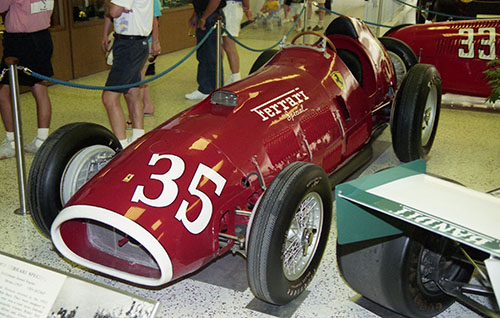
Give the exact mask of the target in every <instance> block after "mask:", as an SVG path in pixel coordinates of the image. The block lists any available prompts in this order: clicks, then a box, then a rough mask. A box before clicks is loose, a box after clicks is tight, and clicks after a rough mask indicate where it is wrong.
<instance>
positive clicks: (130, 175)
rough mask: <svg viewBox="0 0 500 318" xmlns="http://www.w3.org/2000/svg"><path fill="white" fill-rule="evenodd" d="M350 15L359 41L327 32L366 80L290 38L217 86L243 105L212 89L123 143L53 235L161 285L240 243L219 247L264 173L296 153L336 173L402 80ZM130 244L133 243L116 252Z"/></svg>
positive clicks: (83, 258)
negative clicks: (216, 98)
mask: <svg viewBox="0 0 500 318" xmlns="http://www.w3.org/2000/svg"><path fill="white" fill-rule="evenodd" d="M351 21H352V23H353V25H354V26H355V28H356V30H357V32H358V35H359V37H358V39H353V38H350V37H348V36H345V35H333V36H331V37H330V38H331V39H332V41H333V42H334V43H338V45H339V46H341V47H342V48H350V49H351V50H353V51H354V52H355V53H356V54H358V55H359V57H360V60H361V62H362V66H363V74H364V77H363V85H364V87H361V86H360V85H359V83H358V82H357V80H356V79H355V78H354V77H353V75H352V74H351V72H350V70H349V69H348V68H347V67H346V65H345V64H344V63H343V62H342V60H340V58H339V57H338V56H337V55H336V53H335V51H333V50H331V49H327V50H326V51H325V52H321V50H318V48H317V47H316V46H308V45H290V46H285V47H284V48H282V49H281V50H280V51H279V52H278V53H277V55H275V56H274V57H273V58H272V59H271V61H269V63H268V64H267V65H266V66H264V67H262V68H261V69H260V70H259V71H257V72H255V73H254V74H252V75H251V76H249V77H247V78H246V79H244V80H242V81H239V82H236V83H233V84H231V85H229V86H226V87H224V88H222V89H220V91H227V92H231V93H233V94H234V95H235V96H237V98H238V101H237V105H236V106H234V107H231V106H224V105H219V104H216V103H212V102H211V101H210V97H209V98H207V99H205V100H203V101H202V102H200V103H199V104H197V105H195V106H193V107H192V108H190V109H188V110H187V111H184V112H182V113H181V114H179V115H177V116H175V117H174V118H172V119H170V120H168V121H167V122H165V123H164V124H162V125H161V126H159V127H158V128H156V129H155V130H153V131H151V132H149V133H148V134H146V135H145V136H143V137H142V138H140V139H139V140H137V141H136V142H135V143H133V144H132V145H130V146H129V147H128V148H126V149H125V150H124V151H122V152H121V153H119V154H118V155H117V156H116V157H115V158H114V159H113V160H112V161H111V162H109V163H108V164H107V165H106V166H105V167H104V168H103V169H102V170H101V171H100V172H99V173H98V174H97V175H96V176H94V177H93V178H92V179H91V180H90V181H89V182H87V183H86V184H85V185H84V186H83V187H82V188H81V189H80V190H79V192H77V193H76V194H75V195H74V196H73V197H72V198H71V200H70V201H69V202H68V204H67V205H66V207H65V209H64V210H63V211H62V212H61V213H60V215H59V216H58V220H56V222H55V223H57V224H58V225H56V226H55V227H54V226H53V228H52V235H53V240H54V244H55V245H56V246H57V247H58V249H59V250H60V251H62V253H63V254H64V255H65V256H67V257H69V258H71V259H72V260H73V261H75V262H78V263H81V264H83V265H85V266H87V267H90V268H93V269H96V270H99V271H102V272H104V273H107V274H109V275H114V276H116V277H119V278H123V279H127V280H130V281H133V282H135V283H139V284H146V285H161V284H163V283H165V282H167V281H170V280H172V279H176V278H178V277H181V276H184V275H186V274H188V273H190V272H193V271H195V270H197V269H199V268H200V267H201V266H203V265H205V264H206V263H208V262H209V261H210V260H211V259H213V258H215V257H217V256H218V255H220V254H221V253H225V252H226V251H227V250H228V249H229V248H230V247H231V246H232V244H234V241H232V240H230V241H229V242H228V245H227V246H225V247H221V245H220V243H219V235H218V234H219V233H220V232H224V233H227V234H231V235H234V234H235V227H236V226H237V225H239V224H241V225H245V224H246V223H247V222H248V216H247V217H244V216H241V215H237V214H236V213H235V211H236V210H240V209H243V210H251V209H252V206H253V204H255V201H256V198H258V197H259V196H260V195H261V194H262V192H263V190H262V186H261V184H260V183H259V179H258V176H259V175H261V176H262V179H263V181H264V184H265V185H268V184H269V183H270V182H271V181H272V180H273V178H274V177H275V176H276V175H277V174H278V173H279V172H280V171H281V170H282V169H283V168H284V167H285V166H287V165H288V164H290V163H291V162H294V161H306V162H312V163H314V164H317V165H319V166H321V167H323V168H324V169H325V171H326V172H327V173H332V172H334V171H335V170H336V169H337V168H338V167H339V166H340V165H341V164H343V163H345V162H346V160H348V159H349V158H350V157H352V155H353V154H355V153H356V152H358V151H359V150H360V149H361V148H363V147H364V145H365V144H366V143H367V142H368V141H369V140H370V138H371V134H372V129H373V128H374V126H375V125H377V124H378V123H380V122H381V121H386V120H387V118H386V117H384V116H380V115H374V113H373V111H374V110H375V109H379V108H380V107H381V106H383V105H388V104H390V103H391V102H392V93H393V91H394V89H395V82H396V80H395V77H394V74H393V68H392V65H391V64H390V60H389V58H388V56H387V54H386V53H385V51H384V50H383V49H382V47H381V44H380V42H379V41H378V40H377V39H375V38H374V37H373V36H372V34H371V33H370V31H369V30H368V29H367V28H366V26H365V25H364V24H362V23H361V22H359V21H358V20H354V19H352V20H351ZM246 180H248V183H245V181H246ZM123 216H124V217H123ZM62 218H65V219H64V220H62ZM157 243H159V245H158V244H157ZM127 244H129V245H130V250H131V251H130V253H127V254H126V255H125V254H123V253H122V254H121V253H120V252H115V251H116V250H118V249H120V248H121V247H122V246H127ZM134 253H135V254H136V255H137V256H134V257H132V256H129V255H131V254H134ZM161 259H164V260H165V261H164V262H165V263H167V265H165V266H164V267H162V266H163V265H162V264H160V263H162V261H161ZM144 277H145V278H147V279H151V280H147V279H143V278H144Z"/></svg>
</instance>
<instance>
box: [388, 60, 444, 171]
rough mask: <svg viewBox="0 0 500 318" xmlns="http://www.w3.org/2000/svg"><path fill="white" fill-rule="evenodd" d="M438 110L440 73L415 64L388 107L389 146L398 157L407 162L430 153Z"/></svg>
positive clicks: (430, 66)
mask: <svg viewBox="0 0 500 318" xmlns="http://www.w3.org/2000/svg"><path fill="white" fill-rule="evenodd" d="M440 109H441V77H440V75H439V72H438V71H437V70H436V68H435V67H434V66H432V65H428V64H417V65H415V66H414V67H412V68H411V69H410V71H409V72H408V74H407V75H406V76H405V78H404V79H403V82H402V83H401V86H400V87H399V89H398V92H397V94H396V98H395V100H394V104H393V106H392V110H391V134H392V146H393V148H394V152H395V153H396V156H397V157H398V158H399V160H401V161H403V162H409V161H413V160H417V159H420V158H424V157H425V156H426V155H427V154H428V153H429V151H430V150H431V147H432V143H433V142H434V138H435V136H436V130H437V126H438V121H439V113H440Z"/></svg>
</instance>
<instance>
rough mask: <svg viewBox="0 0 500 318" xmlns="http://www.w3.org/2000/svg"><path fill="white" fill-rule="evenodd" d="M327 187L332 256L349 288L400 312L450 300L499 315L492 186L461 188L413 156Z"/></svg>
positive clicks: (423, 310)
mask: <svg viewBox="0 0 500 318" xmlns="http://www.w3.org/2000/svg"><path fill="white" fill-rule="evenodd" d="M335 192H336V207H337V228H338V233H337V234H338V236H337V260H338V264H339V269H340V272H341V274H342V276H343V277H344V279H345V281H346V282H347V283H348V284H349V285H350V286H351V287H352V288H353V289H354V290H355V291H357V292H358V293H360V294H361V295H363V296H365V297H367V298H369V299H371V300H372V301H374V302H376V303H378V304H380V305H382V306H384V307H387V308H389V309H391V310H393V311H396V312H398V313H400V314H403V315H404V316H406V317H433V316H435V315H437V314H439V313H440V312H442V311H444V310H445V309H447V308H448V307H449V306H450V305H451V304H452V303H453V302H454V301H455V300H458V301H460V302H461V303H462V304H464V305H466V306H467V307H469V308H471V309H473V310H475V311H477V312H478V313H480V314H482V315H484V316H487V317H495V318H496V317H500V311H499V310H498V304H500V231H499V230H498V229H499V228H498V225H499V224H500V195H499V194H500V189H498V190H496V191H492V192H490V193H482V192H478V191H475V190H472V189H468V188H466V187H465V186H462V185H460V184H457V183H456V182H452V181H451V180H447V179H444V178H441V177H436V176H433V175H429V174H426V173H425V161H424V160H417V161H414V162H411V163H408V164H405V165H402V166H399V167H395V168H391V169H387V170H384V171H381V172H378V173H376V174H373V175H370V176H366V177H364V178H360V179H357V180H354V181H350V182H347V183H344V184H340V185H338V186H337V187H336V188H335ZM495 192H496V193H495ZM474 269H475V270H476V271H477V275H475V276H474V277H475V279H474V280H473V281H472V282H469V281H470V280H471V276H472V274H473V271H474ZM367 281H369V282H370V283H369V284H367Z"/></svg>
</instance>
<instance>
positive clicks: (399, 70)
mask: <svg viewBox="0 0 500 318" xmlns="http://www.w3.org/2000/svg"><path fill="white" fill-rule="evenodd" d="M379 40H380V42H381V43H382V45H383V46H384V48H385V50H386V51H387V54H389V57H390V59H391V62H392V65H393V66H394V71H395V73H396V79H397V84H398V86H399V85H401V82H402V81H403V78H404V76H405V75H406V73H408V71H409V70H410V68H412V67H413V66H414V65H415V64H417V63H418V58H417V56H416V55H415V53H414V52H413V51H412V49H411V48H410V47H409V46H408V45H407V44H406V43H404V42H403V41H401V40H398V39H395V38H389V37H382V38H380V39H379Z"/></svg>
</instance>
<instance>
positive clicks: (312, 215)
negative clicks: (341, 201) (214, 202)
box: [247, 162, 332, 305]
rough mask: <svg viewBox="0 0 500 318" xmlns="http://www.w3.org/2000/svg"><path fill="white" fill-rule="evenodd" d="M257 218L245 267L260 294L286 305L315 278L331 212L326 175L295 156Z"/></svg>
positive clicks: (263, 201)
mask: <svg viewBox="0 0 500 318" xmlns="http://www.w3.org/2000/svg"><path fill="white" fill-rule="evenodd" d="M255 213H256V214H255V216H254V218H253V222H252V226H251V229H250V235H249V240H248V248H247V251H248V252H247V271H248V281H249V285H250V288H251V290H252V291H253V293H254V294H255V296H256V297H258V298H260V299H262V300H264V301H266V302H269V303H272V304H276V305H284V304H286V303H288V302H290V301H292V300H293V299H295V298H296V297H298V296H299V295H300V294H301V293H302V292H303V291H304V290H305V288H306V287H307V286H308V285H309V283H310V282H311V280H312V278H313V276H314V274H315V272H316V270H317V268H318V266H319V263H320V260H321V257H322V254H323V251H324V250H325V247H326V242H327V239H328V232H329V229H330V224H331V217H332V194H331V189H330V184H329V181H328V176H327V175H326V173H325V172H324V170H323V169H322V168H321V167H319V166H316V165H313V164H309V163H304V162H295V163H292V164H290V165H288V166H287V167H285V169H283V170H282V171H281V172H280V173H279V174H278V175H277V176H276V178H275V179H274V180H273V182H272V183H271V184H270V185H269V188H268V189H267V190H266V191H265V192H264V194H263V197H262V199H261V200H260V202H259V204H258V206H257V208H256V210H255Z"/></svg>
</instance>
